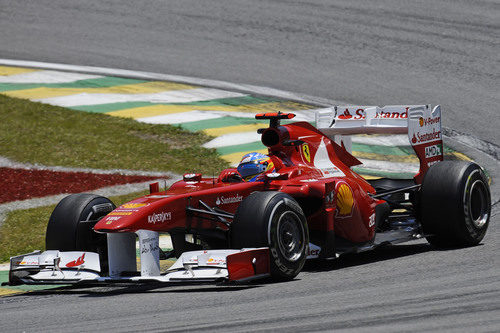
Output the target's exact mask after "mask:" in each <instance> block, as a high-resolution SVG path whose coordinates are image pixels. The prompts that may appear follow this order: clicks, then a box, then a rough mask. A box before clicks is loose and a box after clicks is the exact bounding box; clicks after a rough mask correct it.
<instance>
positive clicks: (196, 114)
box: [136, 110, 224, 124]
mask: <svg viewBox="0 0 500 333" xmlns="http://www.w3.org/2000/svg"><path fill="white" fill-rule="evenodd" d="M222 117H224V116H223V115H220V114H217V113H214V112H210V111H197V110H195V111H188V112H179V113H170V114H163V115H160V116H154V117H146V118H138V119H136V120H138V121H140V122H143V123H148V124H182V123H189V122H192V121H199V120H209V119H217V118H222Z"/></svg>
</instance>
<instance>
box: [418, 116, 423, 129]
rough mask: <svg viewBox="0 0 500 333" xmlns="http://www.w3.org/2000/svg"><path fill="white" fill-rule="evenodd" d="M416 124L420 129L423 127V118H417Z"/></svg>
mask: <svg viewBox="0 0 500 333" xmlns="http://www.w3.org/2000/svg"><path fill="white" fill-rule="evenodd" d="M418 124H419V125H420V127H423V126H424V118H422V117H420V118H418Z"/></svg>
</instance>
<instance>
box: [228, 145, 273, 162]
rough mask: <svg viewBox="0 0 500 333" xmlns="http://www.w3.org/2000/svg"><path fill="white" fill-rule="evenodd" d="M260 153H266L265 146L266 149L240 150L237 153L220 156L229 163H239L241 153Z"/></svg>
mask: <svg viewBox="0 0 500 333" xmlns="http://www.w3.org/2000/svg"><path fill="white" fill-rule="evenodd" d="M253 152H257V153H262V154H267V148H266V149H260V150H249V151H242V152H237V153H232V154H227V155H222V156H221V158H223V159H224V160H226V161H228V162H229V163H231V165H237V164H238V163H240V161H241V158H242V157H243V155H245V154H248V153H253Z"/></svg>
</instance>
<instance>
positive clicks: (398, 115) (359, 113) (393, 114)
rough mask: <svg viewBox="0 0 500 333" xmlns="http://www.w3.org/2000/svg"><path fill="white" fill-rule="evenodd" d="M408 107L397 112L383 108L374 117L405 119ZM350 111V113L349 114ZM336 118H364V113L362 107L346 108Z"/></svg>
mask: <svg viewBox="0 0 500 333" xmlns="http://www.w3.org/2000/svg"><path fill="white" fill-rule="evenodd" d="M408 109H409V107H406V108H405V111H403V112H398V111H392V112H391V111H384V110H383V109H382V110H381V111H380V112H377V113H376V114H375V118H376V119H377V118H379V119H380V118H384V119H406V118H408ZM351 113H352V114H351ZM337 118H338V119H342V120H348V119H350V120H361V119H366V113H365V110H364V109H357V110H349V109H348V108H346V109H345V110H344V112H341V113H339V114H338V116H337Z"/></svg>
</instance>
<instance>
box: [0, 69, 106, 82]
mask: <svg viewBox="0 0 500 333" xmlns="http://www.w3.org/2000/svg"><path fill="white" fill-rule="evenodd" d="M98 78H102V76H101V75H89V74H80V73H68V72H60V71H37V72H30V73H21V74H14V75H8V76H0V83H69V82H75V81H80V80H88V79H98Z"/></svg>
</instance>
